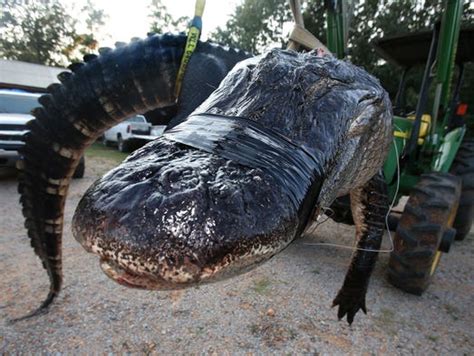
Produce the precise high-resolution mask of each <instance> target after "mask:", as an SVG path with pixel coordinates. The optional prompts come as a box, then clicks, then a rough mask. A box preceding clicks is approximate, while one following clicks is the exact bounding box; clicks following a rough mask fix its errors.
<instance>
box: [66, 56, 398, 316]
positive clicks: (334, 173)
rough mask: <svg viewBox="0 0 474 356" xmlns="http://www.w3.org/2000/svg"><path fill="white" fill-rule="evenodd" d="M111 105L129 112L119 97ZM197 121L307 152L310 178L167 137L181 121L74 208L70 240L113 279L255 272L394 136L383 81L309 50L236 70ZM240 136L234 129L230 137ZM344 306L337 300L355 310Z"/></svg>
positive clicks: (140, 283)
mask: <svg viewBox="0 0 474 356" xmlns="http://www.w3.org/2000/svg"><path fill="white" fill-rule="evenodd" d="M137 82H138V83H139V80H135V81H134V83H135V85H136V83H137ZM115 88H116V89H117V90H119V89H120V87H115ZM119 93H120V90H119ZM164 93H165V94H166V92H164ZM162 94H163V93H162ZM162 94H160V95H162ZM148 95H149V93H148ZM163 96H165V97H166V95H163ZM115 100H116V101H117V103H120V104H119V106H120V107H121V108H127V109H128V108H131V109H135V110H137V109H136V108H135V107H136V106H137V105H136V104H135V105H131V104H130V103H129V102H128V103H127V99H126V97H121V96H120V95H117V96H116V98H115ZM122 101H124V102H123V103H122ZM99 102H100V103H102V100H100V97H99ZM105 102H106V101H105ZM132 102H133V101H132ZM109 103H111V104H112V105H114V104H115V101H112V102H109ZM102 108H104V109H107V106H105V105H102ZM127 112H129V111H127ZM199 113H214V114H216V113H217V114H220V115H223V116H225V117H234V116H240V117H244V118H247V119H249V120H252V121H253V122H255V123H256V124H255V125H257V127H261V128H262V130H263V132H269V135H270V136H272V135H273V133H274V134H275V137H276V136H278V137H280V136H282V137H285V139H284V140H286V141H288V142H290V145H293V146H294V147H296V150H297V151H298V150H301V147H304V150H305V152H307V155H308V157H311V159H310V160H309V161H311V165H312V166H311V169H312V172H313V173H314V174H313V175H308V176H304V177H303V176H301V177H303V178H301V179H300V180H299V181H298V184H297V187H296V188H291V187H290V186H288V185H285V184H282V183H281V180H279V179H278V176H277V174H276V173H275V169H273V170H272V169H266V168H265V167H264V166H261V165H259V164H256V165H253V164H250V163H248V162H247V163H243V161H241V160H239V159H238V158H237V159H233V160H231V159H228V158H226V157H228V154H229V152H230V151H227V153H226V152H223V154H216V153H212V152H209V151H208V150H205V149H198V148H196V147H195V145H193V144H186V143H185V144H183V143H180V142H179V141H177V140H176V137H175V136H173V135H175V133H176V132H177V131H176V130H178V131H179V130H180V129H181V128H183V127H184V128H186V125H189V123H192V122H193V121H192V118H191V119H189V120H188V121H185V122H184V123H182V124H178V125H177V126H176V127H175V128H174V129H173V130H171V131H170V132H169V133H168V134H165V135H164V136H163V137H162V138H159V139H158V140H156V141H154V142H152V143H150V144H148V145H146V146H144V147H143V148H141V149H140V150H138V151H136V152H135V153H134V154H132V155H131V156H130V157H129V158H128V159H127V160H126V161H125V162H124V163H122V164H121V165H120V166H119V167H117V168H116V169H114V170H112V171H111V172H109V173H108V174H107V175H105V176H104V177H103V178H101V179H99V180H98V181H97V182H96V183H95V184H94V185H93V186H92V187H91V188H90V189H89V190H88V191H87V192H86V194H85V195H84V197H83V199H82V200H81V202H80V204H79V206H78V208H77V210H76V214H75V217H74V221H73V232H74V235H75V237H76V239H77V240H78V241H79V242H80V243H81V244H82V245H83V246H84V248H85V249H86V250H88V251H89V252H93V253H95V254H98V255H99V256H100V259H101V266H102V268H103V270H104V272H105V273H106V274H107V275H108V276H110V277H111V278H113V279H114V280H116V281H117V282H119V283H122V284H125V285H128V286H132V287H139V288H149V289H176V288H183V287H187V286H190V285H194V284H196V283H203V282H209V281H214V280H217V279H220V278H223V277H228V276H231V275H235V274H238V273H242V272H243V271H246V270H248V269H249V268H252V267H253V266H255V265H257V264H259V263H261V262H263V261H265V260H267V259H268V258H270V257H271V256H273V255H274V254H276V253H278V252H279V251H281V250H282V249H283V248H285V247H286V246H287V245H288V244H289V243H290V242H291V241H292V240H293V239H294V238H296V237H297V236H299V234H300V233H301V231H302V230H303V228H304V227H305V225H306V224H307V222H308V220H309V214H308V209H307V208H305V206H306V207H307V206H308V202H309V203H310V206H313V207H314V210H315V211H318V210H319V208H320V207H322V206H329V204H330V203H331V202H332V201H333V200H334V199H335V198H336V197H337V196H340V195H343V194H347V193H348V192H350V191H352V190H354V189H360V188H361V187H363V186H365V185H366V183H367V182H368V181H369V180H370V179H371V178H372V177H373V176H374V175H375V174H376V173H377V171H378V170H379V169H380V166H381V165H382V163H383V160H384V157H385V154H386V152H387V149H388V145H389V142H390V139H391V111H390V103H389V101H388V97H387V94H386V93H385V91H384V90H383V89H382V88H381V87H380V84H379V83H378V82H377V81H376V80H375V79H374V78H373V77H371V76H370V75H368V74H367V73H365V72H364V71H363V70H361V69H359V68H357V67H355V66H353V65H351V64H349V63H345V62H341V61H338V60H336V59H334V58H332V57H318V56H316V55H315V54H314V53H308V54H296V53H294V52H288V51H281V50H273V51H271V52H269V53H268V54H266V55H264V56H262V57H260V58H256V59H251V60H247V61H245V62H242V63H241V64H239V66H237V67H236V68H234V70H233V71H232V72H231V73H229V75H228V76H227V77H226V79H225V80H224V81H223V82H222V83H221V85H220V86H219V88H218V89H217V90H216V91H215V92H214V93H213V94H211V96H210V97H209V98H208V99H207V100H206V101H205V102H204V103H203V104H202V105H201V106H200V107H199V108H198V109H196V110H195V112H194V114H199ZM118 116H120V115H118V113H117V117H118ZM80 120H85V122H86V123H88V121H90V120H92V119H90V118H89V119H82V118H80ZM229 120H231V121H232V119H229ZM95 122H96V121H95ZM77 126H79V125H77ZM244 129H245V127H244ZM244 129H242V127H240V126H238V125H236V127H235V129H234V128H233V127H232V128H231V129H230V131H229V134H233V133H234V132H237V131H239V130H241V131H242V130H244ZM211 131H212V130H211ZM244 131H245V130H244ZM173 132H174V133H173ZM239 132H240V131H239ZM244 141H245V139H244ZM263 141H265V142H266V141H268V140H267V139H266V138H265V137H264V136H263ZM263 141H261V142H263ZM249 142H250V143H252V142H253V141H252V140H250V139H249V140H248V143H249ZM249 145H250V144H249ZM84 146H85V145H84ZM223 146H225V144H224V145H223ZM249 147H250V146H249ZM257 147H259V146H257ZM275 151H276V152H278V149H276V150H275ZM249 152H250V154H252V151H249ZM253 152H254V153H255V152H256V150H253ZM295 152H296V151H295ZM298 152H299V151H298ZM231 153H232V152H231ZM291 155H292V154H290V156H291ZM278 162H279V159H278V158H277V159H275V161H274V162H272V163H273V164H278ZM260 163H261V162H260ZM291 174H293V173H290V178H291V177H292V176H291ZM299 177H300V176H299ZM295 186H296V185H295ZM314 186H316V187H317V188H318V189H317V191H315V190H312V187H314ZM295 191H296V193H295ZM310 192H311V193H312V195H309V193H310ZM315 192H316V193H317V194H314V193H315ZM308 197H310V198H311V199H310V200H308ZM311 211H313V210H311ZM61 216H62V215H61ZM362 235H363V234H362ZM364 240H366V239H364V238H361V241H364ZM361 244H362V245H363V244H364V242H362V243H361ZM374 262H375V260H373V261H372V260H370V263H371V264H372V265H373V263H374ZM356 265H357V263H356ZM356 270H357V268H356ZM350 274H353V272H351V273H350ZM367 280H368V276H367ZM362 282H364V283H365V281H362ZM344 288H346V287H344ZM344 288H343V290H344ZM340 294H341V293H340ZM343 294H344V293H343ZM363 294H364V296H365V290H364V293H363ZM336 300H337V299H336ZM359 300H360V298H358V303H359ZM351 303H352V304H353V301H352V300H349V299H348V298H346V299H345V300H344V301H343V303H339V304H341V307H342V305H344V308H346V309H348V310H353V309H355V307H354V306H353V305H352V304H351ZM359 304H360V303H359ZM364 305H365V304H364ZM357 309H358V308H357ZM355 311H357V310H355ZM349 314H350V315H351V316H349ZM349 314H348V321H352V318H353V314H355V312H354V313H352V312H351V313H349Z"/></svg>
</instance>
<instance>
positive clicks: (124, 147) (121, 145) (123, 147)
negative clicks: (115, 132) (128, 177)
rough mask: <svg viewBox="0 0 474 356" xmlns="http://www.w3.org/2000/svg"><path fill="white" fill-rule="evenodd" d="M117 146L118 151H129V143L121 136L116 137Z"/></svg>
mask: <svg viewBox="0 0 474 356" xmlns="http://www.w3.org/2000/svg"><path fill="white" fill-rule="evenodd" d="M117 147H118V150H119V151H120V152H124V153H128V152H130V145H129V144H128V142H127V141H124V140H123V139H122V136H119V137H117Z"/></svg>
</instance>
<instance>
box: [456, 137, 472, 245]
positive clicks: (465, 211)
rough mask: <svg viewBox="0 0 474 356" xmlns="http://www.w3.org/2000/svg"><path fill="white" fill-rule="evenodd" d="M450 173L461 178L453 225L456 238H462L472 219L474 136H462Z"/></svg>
mask: <svg viewBox="0 0 474 356" xmlns="http://www.w3.org/2000/svg"><path fill="white" fill-rule="evenodd" d="M451 173H452V174H455V175H457V176H458V177H460V178H461V179H462V193H461V200H460V201H459V210H458V213H457V215H456V219H455V220H454V224H453V227H454V228H456V240H464V239H465V238H466V236H467V235H468V234H469V231H470V230H471V227H472V222H473V220H474V138H471V137H470V138H464V140H463V142H462V143H461V147H459V150H458V153H457V154H456V158H455V159H454V162H453V165H452V166H451Z"/></svg>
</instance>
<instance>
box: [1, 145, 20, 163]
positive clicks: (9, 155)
mask: <svg viewBox="0 0 474 356" xmlns="http://www.w3.org/2000/svg"><path fill="white" fill-rule="evenodd" d="M19 159H20V155H19V153H18V151H10V150H4V149H1V148H0V167H16V162H17V161H18V160H19Z"/></svg>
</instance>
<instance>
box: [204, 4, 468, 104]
mask: <svg viewBox="0 0 474 356" xmlns="http://www.w3.org/2000/svg"><path fill="white" fill-rule="evenodd" d="M302 3H303V6H302V12H303V18H304V20H305V26H306V28H307V29H308V30H309V31H310V32H311V33H313V34H314V35H315V36H316V37H317V38H319V39H320V40H321V41H322V42H323V43H325V42H326V29H325V27H326V23H325V21H326V14H325V8H324V3H325V1H324V0H308V1H302ZM442 5H443V1H442V0H417V1H414V0H397V1H394V0H356V1H355V9H354V12H353V17H352V20H351V25H350V29H349V38H348V45H347V48H348V52H347V57H348V59H350V60H351V61H352V62H353V63H355V64H357V65H359V66H362V67H364V68H365V69H366V70H367V71H369V72H371V73H372V74H374V75H375V76H377V77H378V78H379V79H380V80H381V82H382V84H383V85H384V87H385V88H386V89H387V90H388V91H389V93H390V94H391V95H392V97H393V96H394V95H395V93H396V91H397V87H398V78H399V77H400V74H401V69H400V68H397V67H395V66H393V65H391V64H389V63H385V62H384V61H381V59H380V57H379V56H378V55H377V54H376V52H375V50H374V48H373V47H372V45H371V43H370V42H371V41H372V40H373V39H375V38H376V37H382V36H390V35H393V34H396V33H408V32H413V31H418V30H422V29H430V28H432V26H433V25H434V23H435V22H436V21H438V20H439V19H440V16H441V14H442V11H443V6H442ZM464 6H465V8H464V12H463V21H465V22H471V23H472V21H473V20H474V7H473V6H471V5H470V4H469V2H467V3H465V5H464ZM287 21H292V18H291V14H290V10H289V6H288V3H287V1H285V0H275V1H271V0H244V2H243V3H242V4H241V5H239V6H237V8H236V10H235V13H234V14H233V15H232V16H231V18H230V19H229V20H228V22H227V24H226V26H225V27H224V28H219V29H218V30H217V31H216V32H214V33H213V34H212V35H211V37H212V38H213V40H215V41H216V42H220V43H225V44H227V45H230V46H234V47H240V48H242V49H245V50H248V51H251V52H253V53H259V52H262V51H263V50H264V49H265V48H266V47H267V46H268V45H270V44H272V45H275V44H280V45H281V47H284V46H285V45H286V43H287V41H288V38H287V37H288V34H287V33H283V31H282V28H283V26H284V24H285V23H286V22H287ZM422 69H423V68H418V70H413V71H411V73H410V75H409V77H408V78H407V85H408V87H409V88H408V91H407V93H408V104H409V105H411V106H415V104H416V100H417V96H418V90H419V87H420V82H421V75H422ZM466 72H467V71H466ZM472 77H474V74H472V73H466V79H465V81H464V83H465V85H464V88H463V90H464V92H465V93H472V92H473V91H474V84H473V83H474V82H473V80H472ZM468 83H469V84H468ZM468 87H469V88H468ZM463 94H464V93H463ZM463 97H464V98H467V100H469V101H471V102H472V105H471V107H474V101H473V100H474V99H472V98H473V96H472V95H470V96H469V97H467V96H463Z"/></svg>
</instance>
